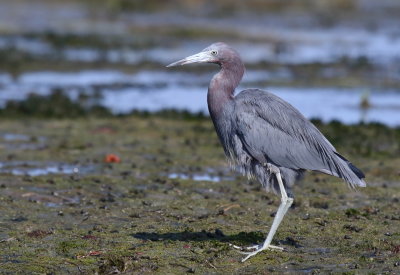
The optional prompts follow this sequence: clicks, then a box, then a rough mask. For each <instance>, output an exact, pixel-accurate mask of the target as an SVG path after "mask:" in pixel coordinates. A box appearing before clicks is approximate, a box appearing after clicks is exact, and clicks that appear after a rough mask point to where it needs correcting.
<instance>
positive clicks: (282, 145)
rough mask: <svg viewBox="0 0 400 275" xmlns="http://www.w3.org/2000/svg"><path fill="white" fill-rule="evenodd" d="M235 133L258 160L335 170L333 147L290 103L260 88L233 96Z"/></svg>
mask: <svg viewBox="0 0 400 275" xmlns="http://www.w3.org/2000/svg"><path fill="white" fill-rule="evenodd" d="M234 119H235V120H236V121H235V122H236V123H234V125H236V133H237V135H238V137H239V138H240V140H241V142H242V144H243V146H244V149H245V150H246V151H247V152H248V153H249V154H250V155H252V156H253V157H254V158H256V159H257V160H259V161H260V162H270V163H273V164H275V165H277V166H281V167H286V168H292V169H308V170H317V171H321V172H325V173H329V174H332V173H330V172H331V171H335V170H337V169H335V167H334V166H335V165H337V164H336V162H335V161H333V160H334V159H335V158H336V157H335V151H336V150H335V148H334V147H333V146H332V145H331V144H330V143H329V141H328V140H327V139H326V138H325V137H324V136H323V135H322V134H321V132H320V131H319V130H318V129H317V128H316V127H315V126H314V125H313V124H312V123H311V122H309V121H308V120H307V119H306V118H305V117H304V116H303V115H302V114H301V113H300V112H299V111H297V110H296V109H295V108H294V107H293V106H292V105H290V104H289V103H287V102H285V101H284V100H282V99H281V98H279V97H277V96H275V95H273V94H271V93H268V92H264V91H261V90H245V91H243V92H241V93H240V94H239V95H237V96H236V97H235V116H234Z"/></svg>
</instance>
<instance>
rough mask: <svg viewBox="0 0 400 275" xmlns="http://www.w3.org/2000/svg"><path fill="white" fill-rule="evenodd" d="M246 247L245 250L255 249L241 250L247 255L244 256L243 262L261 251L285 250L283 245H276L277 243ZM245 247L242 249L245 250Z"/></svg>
mask: <svg viewBox="0 0 400 275" xmlns="http://www.w3.org/2000/svg"><path fill="white" fill-rule="evenodd" d="M244 249H245V250H253V251H250V252H240V253H242V254H244V255H247V256H246V257H244V258H243V259H242V263H243V262H245V261H247V260H248V259H249V258H250V257H252V256H254V255H257V254H258V253H259V252H261V251H263V250H279V251H283V250H284V248H283V247H279V246H275V245H264V244H261V245H253V246H249V247H246V248H244ZM244 249H242V250H244Z"/></svg>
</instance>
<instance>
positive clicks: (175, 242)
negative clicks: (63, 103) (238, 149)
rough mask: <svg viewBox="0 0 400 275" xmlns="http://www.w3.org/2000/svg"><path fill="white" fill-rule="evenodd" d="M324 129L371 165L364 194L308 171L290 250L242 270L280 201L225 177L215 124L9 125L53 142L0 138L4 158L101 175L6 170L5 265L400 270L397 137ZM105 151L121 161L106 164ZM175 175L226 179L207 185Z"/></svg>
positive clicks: (104, 269) (137, 118)
mask: <svg viewBox="0 0 400 275" xmlns="http://www.w3.org/2000/svg"><path fill="white" fill-rule="evenodd" d="M185 117H186V118H185ZM317 124H318V126H319V128H320V129H321V131H322V132H324V133H325V134H327V135H328V136H329V138H331V139H333V140H334V142H335V145H337V147H338V148H340V152H341V153H342V154H344V155H346V157H348V158H349V159H351V160H352V161H353V162H354V163H355V164H356V165H358V166H359V167H360V168H361V169H363V170H365V171H366V174H367V182H368V185H369V186H368V187H367V188H363V189H359V190H358V191H355V192H354V191H350V190H349V189H348V187H347V186H346V185H345V184H344V183H343V182H341V181H340V180H338V179H336V178H333V177H328V176H325V175H322V174H318V173H308V174H307V177H306V178H305V179H304V180H303V182H302V183H301V184H299V185H298V186H296V187H295V189H294V193H295V196H296V198H295V204H294V207H292V209H291V210H290V211H289V213H288V215H287V216H286V217H285V219H284V220H283V222H282V225H281V227H280V228H279V230H278V232H277V234H276V237H275V239H274V241H273V243H274V244H275V245H280V246H282V247H284V248H285V251H284V252H276V251H267V252H264V253H260V254H259V255H257V256H256V257H253V258H252V259H250V260H249V261H247V262H245V263H241V262H240V259H241V257H242V256H241V255H240V254H239V253H238V252H237V251H236V250H234V249H232V248H231V247H230V244H235V245H239V246H246V245H251V244H253V243H258V242H262V241H263V239H264V235H265V234H266V232H267V230H268V228H269V226H270V225H271V222H272V219H273V218H272V216H273V213H274V212H275V211H276V209H277V207H278V205H279V197H277V196H275V195H273V194H268V193H265V192H264V191H263V190H262V188H260V187H259V184H258V183H257V182H248V181H247V179H245V178H242V177H241V176H240V175H237V174H235V173H234V172H231V171H229V169H228V165H227V164H226V162H225V157H224V155H223V152H222V149H221V148H220V145H219V144H218V140H217V137H216V135H215V133H214V130H213V127H212V124H211V122H210V121H209V119H207V118H203V117H191V118H189V117H187V115H186V116H185V115H183V116H182V115H180V114H173V113H169V117H167V118H165V117H163V116H162V115H149V114H143V116H141V115H140V114H138V113H136V114H135V115H131V116H124V117H103V118H95V117H93V116H86V115H84V116H82V117H76V118H74V119H72V118H64V119H55V118H52V119H35V118H29V119H28V118H25V119H19V120H16V119H6V118H4V117H3V118H2V120H1V125H2V127H1V131H2V132H10V133H18V134H25V135H28V136H31V137H32V136H33V137H37V138H33V139H31V140H29V142H32V143H35V142H40V139H39V138H38V137H45V138H46V147H44V148H40V149H33V150H28V149H26V150H15V149H10V148H8V147H7V146H6V145H7V143H8V142H9V141H5V140H1V141H0V143H1V148H2V151H1V154H0V160H1V161H2V162H6V161H8V160H9V158H12V159H13V160H19V161H42V162H43V163H45V162H46V161H58V162H64V163H71V164H75V165H80V164H88V165H93V166H94V167H95V169H94V170H93V171H92V172H90V173H89V174H84V173H83V174H82V173H77V174H71V175H64V174H50V175H43V176H37V177H30V176H14V175H11V174H1V175H0V186H1V191H2V192H1V195H0V210H1V212H2V213H3V215H2V217H1V220H0V225H1V227H0V241H1V242H0V246H1V258H0V259H1V261H0V267H1V269H2V271H3V273H5V274H18V273H23V272H29V273H36V274H39V273H51V272H53V273H68V272H70V273H95V272H98V273H99V274H109V273H112V272H125V273H152V274H153V273H156V274H165V273H193V272H194V273H200V274H204V273H215V274H221V273H230V274H254V273H282V272H286V273H298V272H306V273H307V272H310V273H318V272H322V273H329V272H334V273H341V272H347V273H352V272H353V273H354V274H359V273H364V272H375V273H380V272H382V271H385V272H388V273H396V272H398V268H399V267H398V257H399V254H398V253H399V252H398V251H399V248H398V247H399V245H400V243H399V231H398V228H400V227H399V223H400V216H399V212H398V208H396V207H395V206H396V205H397V204H398V202H399V200H400V187H399V181H400V178H399V177H400V175H399V174H398V167H399V164H400V159H399V158H398V154H397V152H398V151H396V150H398V148H399V140H398V139H397V137H398V131H399V130H398V129H390V128H386V127H383V126H381V125H356V126H344V125H340V126H339V125H338V124H337V123H330V124H321V123H318V122H317ZM338 129H339V130H338ZM374 129H375V130H374ZM380 132H382V134H381V135H379V134H378V133H380ZM354 133H359V135H360V136H361V137H362V139H366V140H369V141H368V142H369V143H367V144H371V153H368V154H359V151H357V150H356V149H354V144H353V141H352V140H351V139H346V138H345V137H346V136H352V135H353V134H354ZM360 139H361V138H360ZM14 142H16V141H14ZM17 142H18V143H23V142H26V141H17ZM378 143H382V144H386V145H385V146H382V147H379V148H378V147H376V145H377V144H378ZM377 148H378V149H379V153H378V152H377ZM109 153H113V154H116V155H118V156H119V157H120V158H121V162H120V163H104V157H105V155H106V154H109ZM382 163H383V164H382ZM210 168H212V169H211V170H210ZM171 173H183V174H186V175H189V176H190V175H195V174H196V173H203V174H207V173H212V174H214V175H219V176H222V177H221V180H220V181H219V182H211V181H203V180H200V181H199V180H195V179H191V178H190V177H188V178H185V179H180V178H170V177H169V175H170V174H171ZM225 178H226V179H225Z"/></svg>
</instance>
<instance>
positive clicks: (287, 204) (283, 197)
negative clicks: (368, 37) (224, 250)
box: [242, 167, 293, 262]
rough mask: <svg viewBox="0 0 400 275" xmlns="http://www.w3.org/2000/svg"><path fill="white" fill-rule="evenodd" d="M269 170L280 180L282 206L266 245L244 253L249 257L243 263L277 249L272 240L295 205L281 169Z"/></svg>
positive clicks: (277, 213) (265, 242)
mask: <svg viewBox="0 0 400 275" xmlns="http://www.w3.org/2000/svg"><path fill="white" fill-rule="evenodd" d="M269 169H270V170H271V172H272V173H274V174H275V176H276V178H277V180H278V184H279V189H280V191H281V204H280V205H279V208H278V211H277V212H276V215H275V218H274V221H273V223H272V226H271V229H270V230H269V233H268V235H267V238H266V239H265V241H264V243H263V244H262V245H261V246H255V247H254V248H255V249H256V250H255V251H252V252H244V254H246V255H247V256H246V257H245V258H243V259H242V262H244V261H246V260H247V259H248V258H250V257H252V256H254V255H256V254H257V253H258V252H261V251H263V250H266V249H270V248H276V247H275V246H271V241H272V238H273V237H274V235H275V232H276V230H277V229H278V227H279V224H280V223H281V221H282V219H283V217H284V216H285V214H286V212H287V211H288V209H289V208H290V206H291V205H292V203H293V198H289V197H288V195H287V193H286V190H285V187H284V185H283V182H282V177H281V172H280V171H279V169H278V168H277V167H273V168H272V169H271V167H269Z"/></svg>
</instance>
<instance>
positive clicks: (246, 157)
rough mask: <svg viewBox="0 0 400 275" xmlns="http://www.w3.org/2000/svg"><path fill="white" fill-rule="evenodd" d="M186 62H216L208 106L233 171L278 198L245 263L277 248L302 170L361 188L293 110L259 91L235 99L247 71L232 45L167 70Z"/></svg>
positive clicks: (357, 175)
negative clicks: (266, 229) (277, 237)
mask: <svg viewBox="0 0 400 275" xmlns="http://www.w3.org/2000/svg"><path fill="white" fill-rule="evenodd" d="M189 63H215V64H218V65H219V66H220V68H221V70H220V71H219V73H217V74H216V75H214V77H213V78H212V80H211V82H210V85H209V88H208V94H207V102H208V108H209V112H210V116H211V119H212V121H213V123H214V126H215V130H216V132H217V134H218V137H219V139H220V141H221V144H222V145H223V147H224V151H225V154H226V155H227V157H228V159H229V161H230V162H231V164H232V166H233V167H234V168H235V169H237V170H239V171H240V172H242V173H243V174H244V175H247V176H248V177H255V178H257V179H258V180H259V181H260V183H261V184H262V185H263V186H264V187H265V188H266V190H267V191H270V190H272V191H274V192H275V193H276V194H279V193H280V194H281V198H282V200H281V205H280V206H279V209H278V211H277V214H276V216H275V218H274V222H273V224H272V227H271V229H270V232H269V233H268V235H267V238H266V240H265V241H264V243H263V244H261V245H256V246H251V247H249V248H247V249H248V250H253V251H251V252H245V253H244V254H247V256H246V257H245V258H244V259H243V261H245V260H247V259H248V258H249V257H251V256H254V255H256V254H257V253H258V252H260V251H262V250H265V249H281V248H280V247H276V246H273V245H271V241H272V238H273V236H274V234H275V232H276V229H277V228H278V226H279V224H280V222H281V221H282V219H283V216H284V215H285V213H286V212H287V210H288V209H289V207H290V205H291V204H292V202H293V195H292V192H291V186H292V185H293V184H294V183H295V182H296V181H297V180H298V179H300V178H301V177H302V175H303V173H304V172H305V171H306V170H312V171H319V172H322V173H326V174H329V175H332V176H336V177H339V178H342V179H343V180H345V181H346V182H347V183H348V184H349V186H350V187H353V188H354V187H356V186H365V182H364V180H363V179H364V177H365V176H364V174H363V173H362V172H361V170H359V169H358V168H357V167H355V166H354V165H353V164H352V163H350V162H349V161H348V160H347V159H345V158H344V157H343V156H341V155H339V153H337V152H336V149H335V148H334V147H333V146H332V144H331V143H330V142H329V141H328V140H327V139H326V138H325V137H324V136H323V135H322V133H321V132H320V131H319V130H318V129H317V128H316V127H315V126H314V125H313V124H312V123H311V122H310V121H308V120H307V119H306V118H305V117H304V116H303V115H302V114H301V113H300V112H299V111H298V110H297V109H296V108H294V107H293V106H292V105H290V104H289V103H287V102H286V101H284V100H283V99H281V98H279V97H278V96H276V95H274V94H272V93H269V92H266V91H262V90H259V89H248V90H244V91H242V92H240V93H239V94H238V95H236V96H234V91H235V88H236V87H237V86H238V85H239V83H240V81H241V79H242V77H243V74H244V71H245V68H244V65H243V62H242V60H241V58H240V56H239V54H238V53H237V52H236V51H235V50H234V49H232V48H231V47H230V46H228V45H227V44H225V43H222V42H218V43H214V44H212V45H211V46H209V47H207V48H205V49H204V50H203V51H201V52H200V53H198V54H195V55H192V56H189V57H187V58H184V59H182V60H179V61H177V62H174V63H172V64H170V65H168V67H171V66H177V65H184V64H189ZM288 194H289V195H288ZM236 248H238V247H236Z"/></svg>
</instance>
